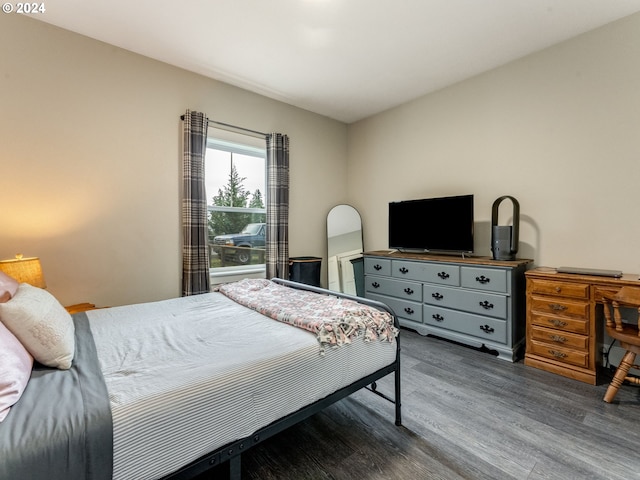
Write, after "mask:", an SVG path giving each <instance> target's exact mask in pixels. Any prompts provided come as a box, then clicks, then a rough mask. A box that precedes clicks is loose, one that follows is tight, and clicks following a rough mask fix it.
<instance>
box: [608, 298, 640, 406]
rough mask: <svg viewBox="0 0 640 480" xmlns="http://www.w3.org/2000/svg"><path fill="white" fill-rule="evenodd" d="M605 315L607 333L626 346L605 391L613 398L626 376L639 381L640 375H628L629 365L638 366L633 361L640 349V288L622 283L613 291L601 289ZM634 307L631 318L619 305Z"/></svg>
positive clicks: (632, 380) (634, 381) (633, 381)
mask: <svg viewBox="0 0 640 480" xmlns="http://www.w3.org/2000/svg"><path fill="white" fill-rule="evenodd" d="M602 303H603V304H604V317H605V319H606V328H607V335H609V336H610V337H611V338H613V339H615V340H617V341H618V342H620V346H621V347H622V348H624V349H625V350H626V353H625V355H624V357H623V358H622V361H621V362H620V365H619V366H618V369H617V370H616V373H615V375H614V376H613V380H611V384H610V385H609V388H607V391H606V392H605V394H604V401H605V402H607V403H610V402H612V401H613V399H614V397H615V396H616V393H618V389H619V388H620V386H621V385H622V383H623V382H624V381H625V380H626V381H627V382H629V383H632V384H635V385H640V378H638V377H634V376H630V375H629V369H630V368H631V367H633V368H636V369H637V368H640V367H639V366H638V365H634V362H635V360H636V355H637V354H638V353H640V330H639V329H640V288H634V287H622V288H621V289H620V291H619V292H618V293H616V294H611V293H608V292H607V293H603V294H602ZM624 307H630V308H632V309H634V311H635V312H634V316H635V318H633V319H629V320H626V319H623V318H622V313H621V311H620V309H621V308H624Z"/></svg>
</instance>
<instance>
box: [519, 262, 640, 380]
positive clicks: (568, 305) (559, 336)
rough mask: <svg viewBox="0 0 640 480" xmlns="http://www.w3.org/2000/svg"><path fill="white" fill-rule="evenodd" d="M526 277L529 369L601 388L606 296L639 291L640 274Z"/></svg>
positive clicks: (548, 272) (534, 273)
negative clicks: (605, 293) (630, 288)
mask: <svg viewBox="0 0 640 480" xmlns="http://www.w3.org/2000/svg"><path fill="white" fill-rule="evenodd" d="M525 276H526V279H527V340H526V353H525V360H524V363H525V365H529V366H532V367H536V368H540V369H542V370H547V371H549V372H553V373H557V374H558V375H563V376H565V377H570V378H574V379H576V380H580V381H582V382H586V383H590V384H592V385H596V382H597V369H598V366H599V365H600V363H601V354H600V353H599V351H598V346H599V345H601V344H602V334H603V331H604V327H603V324H602V307H601V302H602V292H603V291H608V292H617V291H618V290H619V289H620V288H622V287H623V286H626V285H630V286H636V287H640V280H638V275H632V274H625V275H623V276H622V277H621V278H613V277H600V276H592V275H576V274H566V273H557V272H556V270H555V269H554V268H547V267H539V268H535V269H532V270H529V271H527V272H526V273H525Z"/></svg>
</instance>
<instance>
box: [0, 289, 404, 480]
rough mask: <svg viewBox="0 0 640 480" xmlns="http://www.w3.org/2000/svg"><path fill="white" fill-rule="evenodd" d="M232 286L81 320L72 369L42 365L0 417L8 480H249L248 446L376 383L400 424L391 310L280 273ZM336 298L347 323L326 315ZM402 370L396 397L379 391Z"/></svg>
mask: <svg viewBox="0 0 640 480" xmlns="http://www.w3.org/2000/svg"><path fill="white" fill-rule="evenodd" d="M225 288H226V291H220V292H212V293H209V294H204V295H196V296H191V297H183V298H178V299H170V300H164V301H160V302H152V303H145V304H138V305H130V306H124V307H115V308H109V309H99V310H92V311H89V312H83V313H78V314H75V315H74V316H73V322H74V325H75V328H74V336H75V356H74V359H73V364H72V365H71V368H70V369H68V370H59V369H54V368H48V367H43V366H38V365H36V366H35V367H34V369H33V372H32V373H31V378H30V380H29V383H28V385H27V388H26V389H25V390H24V392H23V394H22V397H21V398H20V400H19V401H18V402H17V403H16V404H15V405H14V406H13V407H11V411H10V412H9V414H8V415H7V417H6V419H5V420H4V421H2V422H1V423H0V458H1V459H2V461H1V462H0V480H8V479H15V478H30V479H39V478H43V479H44V478H46V479H48V480H57V479H62V478H65V479H68V478H74V479H87V480H103V479H104V480H109V479H113V480H123V479H136V480H143V479H183V478H184V479H188V478H193V477H195V476H197V475H199V474H200V473H202V472H204V471H206V470H208V469H210V468H211V467H212V466H216V465H218V464H221V463H224V462H228V465H229V469H230V478H232V479H239V478H240V471H241V469H240V466H241V463H240V462H241V456H242V453H243V452H245V451H246V450H248V449H249V448H251V447H252V446H254V445H256V444H258V443H260V442H262V441H263V440H265V439H267V438H269V437H270V436H272V435H274V434H276V433H278V432H280V431H282V430H283V429H286V428H288V427H289V426H291V425H293V424H295V423H297V422H299V421H301V420H303V419H305V418H307V417H308V416H310V415H313V414H314V413H316V412H318V411H319V410H321V409H323V408H325V407H326V406H328V405H330V404H332V403H334V402H336V401H338V400H340V399H342V398H344V397H345V396H348V395H350V394H351V393H353V392H354V391H356V390H359V389H361V388H365V387H366V388H369V389H370V390H371V391H372V392H374V393H376V394H378V395H381V396H383V397H385V398H386V399H388V400H390V401H392V402H394V403H395V423H396V424H397V425H400V424H401V405H400V347H399V338H398V337H397V333H398V323H397V319H396V318H395V316H394V315H393V312H391V311H390V310H389V309H388V308H387V307H386V306H384V305H383V304H380V303H377V302H371V301H368V300H365V299H361V298H357V297H352V296H349V295H343V294H337V293H335V292H328V291H326V290H323V289H321V288H317V287H312V286H307V285H302V284H296V283H294V282H289V281H285V280H279V279H274V280H273V281H268V280H246V281H242V282H236V283H234V284H231V285H229V286H227V287H225ZM225 288H223V289H221V290H225ZM267 290H273V292H277V295H278V298H277V300H276V301H275V302H274V303H273V304H271V305H266V304H264V303H261V302H263V297H264V296H265V295H267V296H268V295H269V294H273V292H268V291H267ZM264 298H266V297H264ZM285 298H286V299H296V301H294V302H293V303H291V304H290V305H283V303H286V302H285V301H284V300H285ZM355 301H357V302H359V304H358V305H356V304H355V303H353V302H355ZM287 302H288V301H287ZM296 302H297V303H296ZM314 302H319V303H317V304H316V303H314ZM336 305H338V306H339V308H340V309H342V308H343V307H344V306H345V305H346V306H349V308H348V309H347V310H345V311H344V312H342V314H343V315H344V314H346V315H347V317H348V319H347V320H345V318H344V317H341V319H340V320H339V321H333V322H329V323H326V322H325V323H323V322H321V321H320V320H319V317H321V316H326V317H327V318H329V317H331V316H332V315H333V314H334V313H335V311H336V310H335V309H336V308H338V307H336ZM292 308H293V310H291V309H292ZM353 308H355V310H353ZM318 312H324V313H323V314H322V315H319V314H318ZM0 314H2V311H1V310H0ZM325 314H326V315H325ZM361 315H364V317H366V321H362V320H361V319H360V318H361V317H360V316H361ZM307 317H314V318H311V320H309V319H308V318H307ZM372 319H374V320H375V321H373V320H372ZM385 319H386V320H385ZM354 322H355V323H354ZM354 325H355V328H354ZM391 373H394V375H395V389H394V392H393V396H392V397H391V396H387V395H384V394H382V393H381V392H379V391H378V390H377V388H376V380H378V379H379V378H382V377H384V376H386V375H388V374H391Z"/></svg>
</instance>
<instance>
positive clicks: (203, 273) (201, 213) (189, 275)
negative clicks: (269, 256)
mask: <svg viewBox="0 0 640 480" xmlns="http://www.w3.org/2000/svg"><path fill="white" fill-rule="evenodd" d="M183 119H184V141H183V153H182V186H183V188H182V296H186V295H196V294H199V293H207V292H209V291H210V281H209V246H208V242H207V231H208V227H207V196H206V192H205V188H204V155H205V151H206V147H207V127H208V119H207V117H206V116H205V115H204V114H203V113H199V112H192V111H190V110H187V113H186V114H185V115H184V117H183Z"/></svg>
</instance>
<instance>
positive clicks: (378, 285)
mask: <svg viewBox="0 0 640 480" xmlns="http://www.w3.org/2000/svg"><path fill="white" fill-rule="evenodd" d="M371 286H372V287H373V288H380V284H379V283H378V282H373V283H372V284H371Z"/></svg>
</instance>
